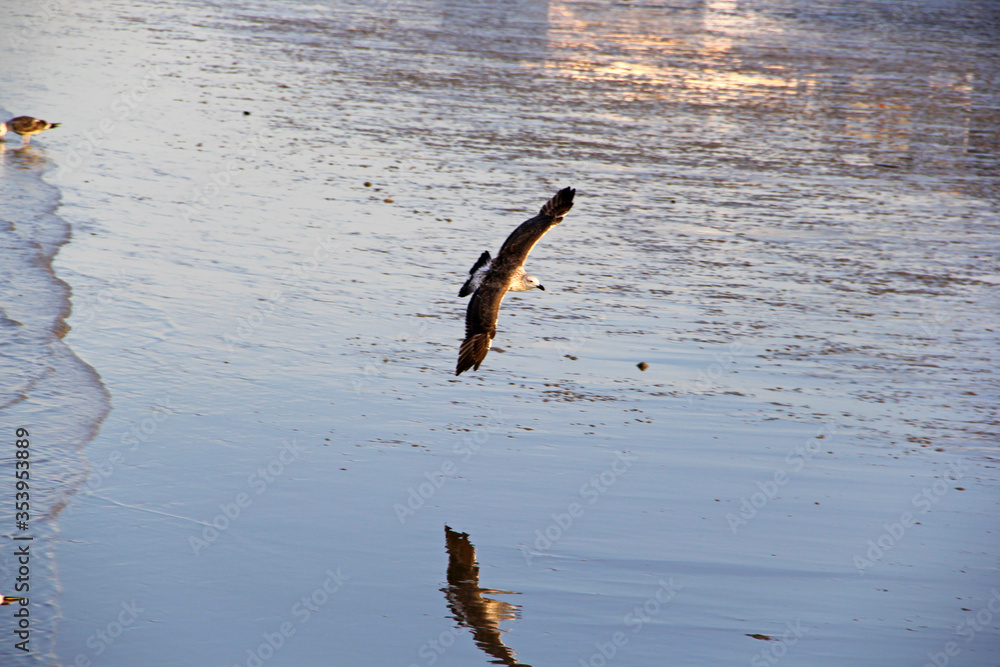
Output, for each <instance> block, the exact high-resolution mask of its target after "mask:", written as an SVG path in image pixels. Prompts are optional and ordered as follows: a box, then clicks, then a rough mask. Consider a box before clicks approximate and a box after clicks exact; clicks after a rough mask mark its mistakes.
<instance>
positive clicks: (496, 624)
mask: <svg viewBox="0 0 1000 667" xmlns="http://www.w3.org/2000/svg"><path fill="white" fill-rule="evenodd" d="M444 538H445V548H446V550H447V551H448V586H447V587H446V588H443V589H441V590H442V591H443V592H444V595H445V598H447V600H448V608H449V609H451V612H452V618H454V619H455V622H456V623H458V625H460V626H465V627H467V628H469V629H470V630H471V631H472V637H473V639H474V640H475V642H476V645H477V646H478V647H479V648H481V649H482V650H483V651H485V652H486V653H487V654H489V655H491V656H493V657H494V658H496V660H495V661H494V662H497V664H502V665H511V666H512V667H514V666H519V667H529V665H525V664H524V663H520V662H518V661H517V659H516V658H515V657H514V651H512V650H511V649H510V648H508V647H507V646H505V645H504V643H503V639H502V638H501V636H500V635H501V634H502V633H503V630H501V629H500V622H501V621H510V620H513V619H514V618H516V617H517V606H516V605H512V604H510V603H508V602H501V601H499V600H493V599H491V598H487V597H483V593H489V594H491V595H516V593H514V592H513V591H496V590H490V589H488V588H480V587H479V565H478V564H477V562H476V548H475V547H474V546H473V545H472V543H471V542H469V535H468V533H459V532H456V531H454V530H452V529H451V528H449V527H448V526H445V527H444Z"/></svg>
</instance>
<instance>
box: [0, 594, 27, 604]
mask: <svg viewBox="0 0 1000 667" xmlns="http://www.w3.org/2000/svg"><path fill="white" fill-rule="evenodd" d="M23 599H24V598H12V597H11V596H9V595H0V607H2V606H3V605H5V604H13V603H15V602H20V601H21V600H23Z"/></svg>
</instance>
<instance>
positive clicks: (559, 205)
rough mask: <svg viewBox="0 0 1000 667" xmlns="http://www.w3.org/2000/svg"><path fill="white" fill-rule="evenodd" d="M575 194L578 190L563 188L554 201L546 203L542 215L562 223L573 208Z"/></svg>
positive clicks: (553, 198) (554, 197)
mask: <svg viewBox="0 0 1000 667" xmlns="http://www.w3.org/2000/svg"><path fill="white" fill-rule="evenodd" d="M575 194H576V190H574V189H573V188H563V189H562V190H560V191H559V192H557V193H556V194H555V196H553V197H552V199H550V200H548V201H547V202H545V205H544V206H542V210H541V214H542V215H550V216H552V217H553V218H555V219H556V221H557V222H559V221H561V220H562V219H563V217H564V216H565V215H566V214H567V213H569V210H570V209H571V208H573V195H575Z"/></svg>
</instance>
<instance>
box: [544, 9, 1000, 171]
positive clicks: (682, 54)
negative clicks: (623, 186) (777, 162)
mask: <svg viewBox="0 0 1000 667" xmlns="http://www.w3.org/2000/svg"><path fill="white" fill-rule="evenodd" d="M901 11H902V10H901ZM548 18H549V25H550V28H549V37H550V41H549V49H550V56H549V58H548V59H547V61H546V62H545V63H544V65H543V66H544V67H547V68H550V69H552V70H556V71H557V72H558V73H559V74H560V75H562V76H565V77H567V78H569V79H572V80H574V81H576V82H577V83H578V84H579V85H580V86H585V87H586V88H587V89H588V91H589V94H590V96H591V99H592V100H593V103H594V104H595V105H600V106H603V107H604V108H605V109H606V113H608V114H614V115H616V116H619V117H621V116H625V117H632V118H634V119H643V120H648V119H650V118H654V117H655V116H656V115H659V114H669V113H670V108H671V107H683V106H687V105H690V106H696V107H704V108H706V109H707V110H708V113H705V114H704V115H703V116H702V117H701V121H700V122H701V123H702V124H713V123H715V124H718V123H720V122H721V123H723V124H724V125H725V126H726V127H724V128H717V129H718V131H719V132H721V133H722V134H723V135H726V134H732V133H738V132H739V131H741V130H740V123H739V122H738V118H737V119H735V120H734V116H733V114H732V113H731V110H733V109H736V110H738V112H739V114H751V113H761V112H765V113H777V114H783V115H787V116H788V117H789V118H798V119H802V120H804V121H806V122H813V121H814V120H816V121H817V122H822V123H824V124H826V125H833V126H835V127H834V128H833V132H832V136H834V137H837V138H838V139H839V140H842V143H844V144H846V145H844V146H838V147H837V149H836V150H835V151H833V153H832V154H833V155H836V156H837V159H840V160H842V161H843V162H845V163H848V164H853V165H859V166H860V165H866V166H871V165H873V164H876V163H878V164H880V166H890V167H891V166H898V165H897V164H895V163H896V162H914V161H924V162H927V161H928V160H930V163H931V164H932V166H933V165H934V164H937V163H941V164H950V163H951V162H953V161H954V160H955V159H956V156H958V155H963V154H965V153H966V152H968V151H972V152H975V151H976V150H977V149H979V148H978V145H981V144H983V143H984V141H987V142H988V141H989V140H988V139H987V138H986V135H984V133H983V131H982V129H981V128H982V123H980V124H979V125H978V126H977V125H975V124H973V123H971V122H970V121H969V118H970V115H971V109H972V108H973V106H974V96H975V94H976V91H977V90H978V89H979V88H984V86H983V85H982V83H981V82H979V81H977V80H976V78H975V74H976V73H975V72H974V70H972V69H971V66H966V65H964V64H963V63H961V62H953V61H942V62H939V63H937V64H936V66H935V67H928V66H927V65H926V64H924V63H922V62H913V63H902V64H901V65H900V66H901V68H903V69H902V70H901V71H899V72H882V71H877V70H875V69H873V68H871V67H870V66H869V65H868V64H867V63H868V61H867V60H859V61H858V63H857V67H856V68H854V69H850V70H847V71H845V72H842V73H838V74H837V75H833V74H831V73H830V71H829V63H830V62H831V59H837V58H842V57H845V53H844V52H843V51H844V49H845V48H846V47H845V46H844V45H841V44H833V45H825V46H822V47H820V46H817V47H808V48H804V47H803V44H808V43H809V37H810V34H811V30H812V28H811V27H810V26H809V25H807V24H803V22H802V21H801V20H799V19H796V18H795V17H792V16H783V15H782V14H781V13H779V12H770V13H769V12H766V11H763V10H761V9H758V8H755V7H753V6H750V5H748V4H747V3H740V2H738V1H737V0H706V1H705V2H690V3H683V2H681V3H674V4H671V5H668V6H664V5H657V6H635V5H631V4H629V3H619V4H617V5H615V6H614V7H612V8H608V7H606V6H604V7H602V8H601V9H600V10H599V11H598V10H596V9H595V8H594V7H593V6H592V5H590V4H587V3H570V2H552V3H551V4H550V5H549V17H548ZM893 29H898V26H895V24H892V23H891V22H889V23H886V24H884V25H882V24H872V25H868V26H866V27H865V28H864V29H863V30H858V31H857V32H856V33H855V34H853V35H851V36H850V38H848V37H845V41H844V44H849V43H852V42H850V41H849V39H850V40H853V43H855V44H858V45H864V46H865V47H866V48H868V47H870V48H871V49H874V50H876V51H877V50H878V48H879V47H880V44H882V43H883V42H884V36H885V34H887V31H891V30H893ZM792 53H797V54H800V55H799V56H798V57H794V58H790V57H789V56H790V54H792ZM848 56H849V54H848ZM872 57H873V58H874V56H872ZM897 77H898V78H899V80H900V81H901V80H908V81H909V82H910V83H909V84H908V85H905V86H903V85H898V84H897ZM664 104H666V105H671V106H666V107H665V106H663V105H664ZM717 108H721V110H722V113H720V114H713V113H712V109H717ZM713 116H719V118H715V119H713ZM918 116H920V117H921V118H918ZM928 116H933V117H936V120H933V121H932V123H933V124H935V125H937V126H938V127H940V128H941V130H942V133H944V134H945V135H946V136H944V137H942V139H943V141H942V142H940V144H938V145H936V146H935V148H936V149H938V152H937V155H936V156H935V157H933V158H930V157H928V156H927V155H925V154H920V155H910V153H919V152H920V151H919V150H918V149H917V148H914V145H915V144H921V143H922V142H923V141H924V139H925V137H924V136H923V135H921V134H919V133H918V134H914V132H915V130H914V128H915V127H917V126H919V125H921V122H920V121H924V122H926V121H927V117H928ZM873 147H877V152H879V153H882V154H883V155H884V154H886V153H890V154H892V153H896V155H890V156H889V162H890V163H891V164H882V163H883V162H885V160H884V158H879V159H876V160H873V159H872V157H871V155H870V154H871V153H873V152H875V151H873ZM941 149H944V150H941ZM980 150H981V149H980ZM924 152H925V153H926V151H924ZM987 152H988V151H987ZM880 160H881V161H880Z"/></svg>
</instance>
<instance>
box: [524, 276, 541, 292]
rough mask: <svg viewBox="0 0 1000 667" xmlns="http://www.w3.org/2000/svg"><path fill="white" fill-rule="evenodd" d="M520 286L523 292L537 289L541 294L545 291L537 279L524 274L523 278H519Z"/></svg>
mask: <svg viewBox="0 0 1000 667" xmlns="http://www.w3.org/2000/svg"><path fill="white" fill-rule="evenodd" d="M521 284H522V285H523V289H524V290H529V289H535V288H536V287H537V288H538V289H540V290H542V291H543V292H544V291H545V287H544V286H543V285H542V284H541V283H540V282H538V278H536V277H535V276H532V275H528V274H527V273H525V274H524V276H523V277H522V278H521Z"/></svg>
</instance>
